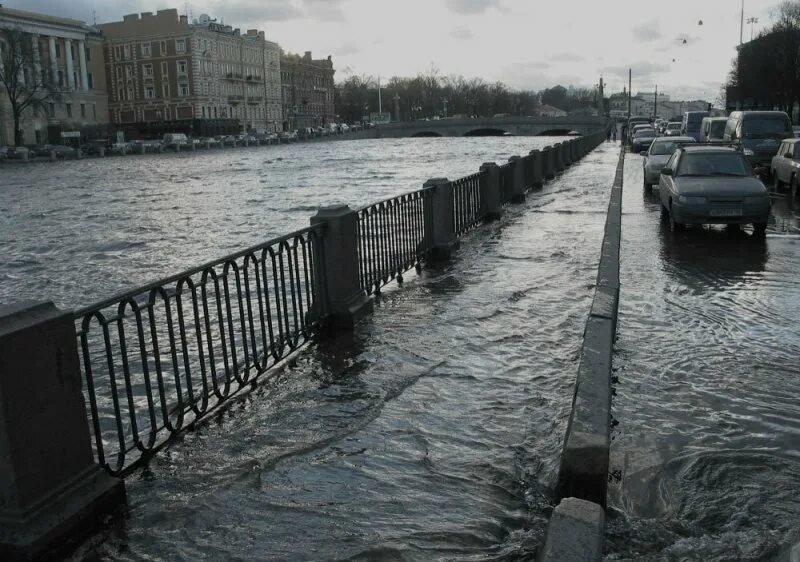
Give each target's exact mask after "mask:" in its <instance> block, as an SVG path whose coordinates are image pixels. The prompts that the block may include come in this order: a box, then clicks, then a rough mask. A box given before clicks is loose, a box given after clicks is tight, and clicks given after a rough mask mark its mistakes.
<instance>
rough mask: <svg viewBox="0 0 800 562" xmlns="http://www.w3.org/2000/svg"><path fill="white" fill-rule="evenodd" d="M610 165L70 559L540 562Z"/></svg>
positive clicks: (277, 392) (384, 311) (244, 407)
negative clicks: (535, 560) (534, 560)
mask: <svg viewBox="0 0 800 562" xmlns="http://www.w3.org/2000/svg"><path fill="white" fill-rule="evenodd" d="M528 140H533V141H534V142H535V141H537V140H538V139H528ZM617 159H618V148H617V147H612V146H611V145H607V146H601V147H600V148H599V149H598V150H596V151H594V152H593V153H591V154H589V155H587V156H586V157H585V158H584V160H583V161H582V162H581V163H580V164H579V165H577V166H574V167H572V168H571V169H569V170H568V171H567V172H565V173H564V174H563V175H562V176H560V177H559V178H557V179H556V180H554V181H552V182H549V183H548V184H547V185H546V186H545V188H544V189H542V190H541V191H538V192H535V193H531V194H529V196H528V199H527V201H526V202H525V203H524V204H521V205H516V206H509V207H506V213H505V215H504V216H503V218H502V219H501V220H500V221H497V222H495V223H492V224H490V225H486V226H484V227H482V228H478V229H476V230H474V231H473V232H471V233H470V234H469V235H467V236H465V237H464V238H463V239H462V246H461V249H460V250H459V251H458V253H457V256H456V259H455V260H454V261H452V262H451V263H450V265H448V266H446V267H443V268H440V269H434V268H425V269H424V270H423V271H422V273H421V274H420V275H411V276H409V278H408V279H407V280H406V283H405V284H404V285H403V286H402V287H395V288H391V287H394V286H391V287H390V290H388V291H386V292H384V293H383V295H382V296H381V297H380V298H379V299H378V300H377V301H376V307H375V312H374V313H373V314H371V315H369V316H368V317H367V318H366V319H365V321H364V322H362V323H361V324H360V325H359V326H358V327H357V329H356V331H355V332H354V333H353V334H352V335H351V336H349V337H345V336H341V337H339V338H336V339H332V340H321V341H319V342H312V343H311V344H309V346H308V347H307V348H305V349H304V350H302V351H301V352H300V353H299V354H298V355H297V356H296V358H295V359H294V360H292V361H290V362H289V364H288V365H287V366H286V367H285V368H284V369H283V370H281V371H278V372H276V373H274V374H273V376H272V377H271V378H270V379H269V380H268V381H266V383H265V384H263V385H262V386H260V387H259V388H258V389H257V390H256V391H255V392H254V393H252V394H251V395H250V396H248V397H247V398H246V400H244V401H242V402H239V403H237V404H235V405H233V407H232V408H231V409H230V410H229V411H228V412H226V413H224V414H222V415H219V416H217V417H215V418H213V419H211V420H209V423H208V424H206V425H204V426H202V427H201V428H200V429H198V430H197V431H194V432H190V433H187V434H186V435H185V436H184V437H183V438H182V439H180V440H178V441H177V442H175V443H174V444H173V445H172V446H170V447H168V448H167V449H165V450H164V451H162V452H160V453H159V454H158V455H156V456H155V457H154V458H153V459H152V461H151V462H150V463H149V465H148V466H146V467H144V468H140V469H137V470H135V471H134V472H133V473H132V474H131V475H129V476H128V477H127V479H126V487H127V491H128V501H129V511H128V514H127V517H126V518H125V519H123V520H120V521H118V522H117V523H116V524H115V525H114V526H113V527H111V528H109V529H107V530H106V531H105V532H103V533H102V534H100V535H98V536H95V537H94V538H93V539H92V540H90V541H89V542H87V543H86V544H84V545H83V546H82V547H81V548H80V549H79V551H78V552H77V553H76V554H75V555H74V558H75V559H81V558H85V557H96V558H100V559H114V560H117V559H127V560H152V559H175V558H183V559H193V560H194V559H207V560H221V559H260V560H273V559H274V560H328V559H349V558H352V559H387V560H431V559H459V560H487V559H495V560H500V559H506V560H515V559H519V558H525V557H528V558H530V557H532V556H533V553H534V551H535V549H536V547H537V546H538V544H539V542H540V541H541V539H542V537H543V533H544V528H545V524H546V520H547V517H548V516H549V513H550V510H551V509H552V508H551V503H552V496H551V491H550V490H551V487H552V485H553V483H554V480H555V477H556V471H557V468H558V458H559V454H560V448H561V445H562V441H563V436H564V428H565V425H566V422H567V418H568V415H569V408H570V403H571V395H572V387H573V384H574V380H575V373H576V371H577V366H578V365H577V363H578V353H579V349H580V345H581V335H582V332H583V327H584V324H585V321H586V315H587V313H588V310H589V307H590V304H591V298H592V288H593V282H594V279H595V276H596V268H597V262H598V259H599V248H600V241H601V239H602V232H603V225H604V222H605V211H604V210H605V207H606V205H607V201H608V196H609V193H610V188H611V184H612V181H613V177H614V171H615V166H616V162H617Z"/></svg>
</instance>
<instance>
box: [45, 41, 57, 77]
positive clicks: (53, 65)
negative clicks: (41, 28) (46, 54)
mask: <svg viewBox="0 0 800 562" xmlns="http://www.w3.org/2000/svg"><path fill="white" fill-rule="evenodd" d="M47 48H48V50H49V51H50V80H51V81H52V82H53V84H57V85H58V59H56V38H55V37H48V38H47Z"/></svg>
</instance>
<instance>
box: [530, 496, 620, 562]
mask: <svg viewBox="0 0 800 562" xmlns="http://www.w3.org/2000/svg"><path fill="white" fill-rule="evenodd" d="M605 529H606V514H605V512H604V511H603V508H602V507H600V506H599V505H597V504H596V503H592V502H587V501H585V500H579V499H578V498H565V499H563V500H561V503H560V504H558V507H556V509H555V511H553V516H552V517H551V518H550V522H549V523H548V525H547V534H546V536H545V540H544V546H543V547H542V549H541V551H540V555H539V561H540V562H589V561H592V560H600V559H601V558H602V556H603V540H604V535H605Z"/></svg>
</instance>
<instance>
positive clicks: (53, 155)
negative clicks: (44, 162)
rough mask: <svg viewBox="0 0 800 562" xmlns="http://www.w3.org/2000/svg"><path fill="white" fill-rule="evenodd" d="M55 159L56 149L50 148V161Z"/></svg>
mask: <svg viewBox="0 0 800 562" xmlns="http://www.w3.org/2000/svg"><path fill="white" fill-rule="evenodd" d="M55 161H56V151H55V150H51V151H50V162H55Z"/></svg>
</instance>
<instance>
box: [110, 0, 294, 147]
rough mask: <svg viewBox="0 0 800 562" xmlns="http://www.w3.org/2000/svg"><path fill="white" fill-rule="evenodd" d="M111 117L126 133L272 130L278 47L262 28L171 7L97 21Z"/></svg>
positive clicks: (276, 112)
mask: <svg viewBox="0 0 800 562" xmlns="http://www.w3.org/2000/svg"><path fill="white" fill-rule="evenodd" d="M98 28H99V29H100V30H101V31H102V32H103V35H104V38H105V54H106V77H107V80H108V85H109V111H110V115H111V120H112V121H113V122H114V124H115V125H117V127H118V128H119V129H122V130H124V131H125V132H126V135H127V136H128V137H129V138H136V137H159V136H161V135H162V134H164V133H167V132H185V133H187V134H192V135H196V136H204V135H213V134H226V133H234V132H237V133H238V132H241V131H249V130H266V131H277V130H279V129H280V127H281V125H282V121H283V111H282V105H281V91H280V48H279V47H278V45H277V44H276V43H273V42H271V41H267V40H266V39H265V37H264V32H263V31H258V30H254V29H251V30H248V31H247V32H246V33H244V34H242V33H241V32H240V30H239V29H234V28H232V27H231V26H227V25H222V24H220V23H217V22H216V20H214V19H212V18H210V17H208V16H207V15H202V16H200V17H199V18H198V19H197V20H194V21H193V22H191V23H190V22H189V21H188V18H187V17H186V16H183V15H179V14H178V11H177V10H176V9H168V10H159V11H158V12H156V13H155V14H153V13H152V12H143V13H141V14H130V15H126V16H124V17H123V19H122V21H119V22H111V23H106V24H101V25H99V26H98Z"/></svg>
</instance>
